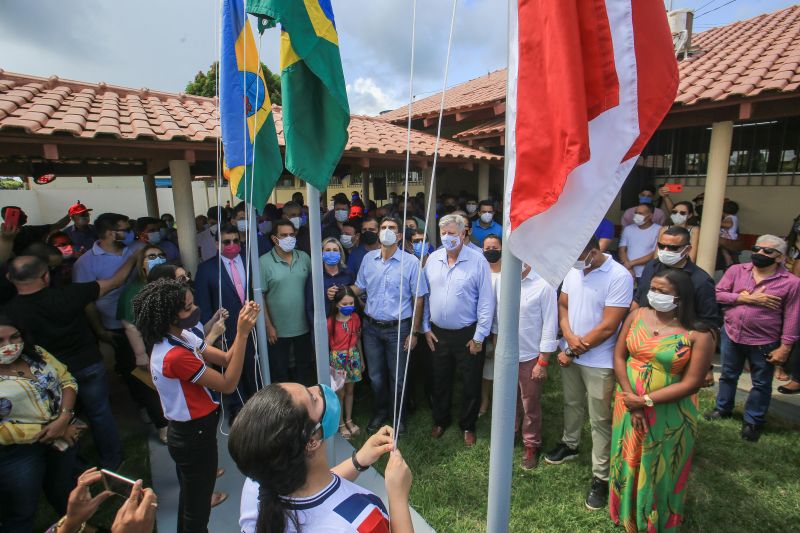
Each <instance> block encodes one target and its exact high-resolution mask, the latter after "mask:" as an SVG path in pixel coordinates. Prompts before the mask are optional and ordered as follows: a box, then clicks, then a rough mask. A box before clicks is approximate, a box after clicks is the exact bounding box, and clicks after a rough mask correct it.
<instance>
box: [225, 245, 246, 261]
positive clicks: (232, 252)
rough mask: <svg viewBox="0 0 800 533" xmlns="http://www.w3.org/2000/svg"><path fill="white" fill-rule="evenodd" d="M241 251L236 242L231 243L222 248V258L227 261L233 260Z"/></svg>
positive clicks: (240, 246)
mask: <svg viewBox="0 0 800 533" xmlns="http://www.w3.org/2000/svg"><path fill="white" fill-rule="evenodd" d="M241 251H242V245H241V244H239V243H238V242H232V243H230V244H226V245H225V246H223V247H222V256H223V257H227V258H228V259H234V258H235V257H236V256H237V255H239V252H241Z"/></svg>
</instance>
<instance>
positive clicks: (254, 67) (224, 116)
mask: <svg viewBox="0 0 800 533" xmlns="http://www.w3.org/2000/svg"><path fill="white" fill-rule="evenodd" d="M222 9H223V11H222V57H221V62H220V63H221V65H220V80H219V83H220V87H219V96H220V98H219V99H220V103H219V107H220V123H221V126H222V144H223V148H224V150H225V165H224V166H225V168H224V174H225V177H226V178H228V184H229V185H230V188H231V192H232V193H233V194H234V195H235V196H236V197H238V198H241V199H242V200H246V201H247V202H251V201H252V203H253V205H255V206H257V207H256V208H257V209H259V210H260V209H261V208H262V207H263V206H264V204H266V202H267V198H269V195H270V193H271V192H272V189H273V188H274V187H275V183H276V182H277V181H278V178H279V177H280V175H281V173H282V172H283V160H282V159H281V151H280V148H279V146H278V134H277V132H276V131H275V120H274V119H273V117H272V102H270V99H269V93H268V92H267V84H266V81H265V80H264V73H263V72H262V71H261V61H260V60H259V58H258V49H257V48H256V42H255V39H254V38H253V32H252V30H251V29H250V23H249V22H248V20H247V15H246V14H245V10H244V5H243V3H242V2H241V1H236V0H224V2H223V6H222Z"/></svg>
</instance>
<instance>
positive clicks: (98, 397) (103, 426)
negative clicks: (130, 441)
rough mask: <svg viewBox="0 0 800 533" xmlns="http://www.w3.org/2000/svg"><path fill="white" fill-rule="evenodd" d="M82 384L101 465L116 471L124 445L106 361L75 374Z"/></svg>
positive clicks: (83, 407)
mask: <svg viewBox="0 0 800 533" xmlns="http://www.w3.org/2000/svg"><path fill="white" fill-rule="evenodd" d="M72 376H73V377H74V378H75V380H76V381H77V382H78V401H79V402H80V407H81V413H82V414H83V416H85V417H86V421H87V422H88V423H89V429H91V430H92V438H94V443H95V445H96V446H97V451H98V452H99V454H100V465H101V466H102V467H103V468H107V469H109V470H116V469H117V468H118V467H119V465H120V463H121V462H122V443H121V442H120V439H119V433H118V432H117V423H116V422H115V420H114V415H113V414H112V413H111V405H110V404H109V403H108V377H107V376H106V368H105V367H104V366H103V363H102V361H101V362H97V363H94V364H92V365H89V366H87V367H86V368H82V369H80V370H76V371H73V372H72Z"/></svg>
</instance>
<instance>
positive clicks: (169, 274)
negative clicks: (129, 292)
mask: <svg viewBox="0 0 800 533" xmlns="http://www.w3.org/2000/svg"><path fill="white" fill-rule="evenodd" d="M177 271H178V267H176V266H175V265H170V264H167V263H163V264H160V265H156V266H154V267H153V268H151V269H150V272H148V273H147V282H148V283H152V282H154V281H155V280H157V279H162V278H167V279H175V278H177V276H176V275H175V273H176V272H177Z"/></svg>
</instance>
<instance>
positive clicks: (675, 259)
mask: <svg viewBox="0 0 800 533" xmlns="http://www.w3.org/2000/svg"><path fill="white" fill-rule="evenodd" d="M684 257H685V256H684V255H683V253H682V252H672V251H670V250H659V251H658V260H659V261H660V262H661V263H662V264H665V265H667V266H672V265H676V264H678V263H680V262H681V260H683V258H684Z"/></svg>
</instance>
